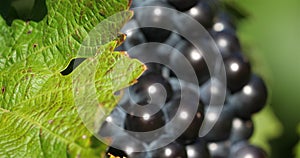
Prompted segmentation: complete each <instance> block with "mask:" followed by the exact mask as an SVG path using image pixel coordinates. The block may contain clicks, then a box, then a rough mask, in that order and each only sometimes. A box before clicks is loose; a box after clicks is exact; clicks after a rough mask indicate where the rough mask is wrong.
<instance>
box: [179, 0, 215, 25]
mask: <svg viewBox="0 0 300 158" xmlns="http://www.w3.org/2000/svg"><path fill="white" fill-rule="evenodd" d="M184 2H185V1H184ZM185 13H186V14H188V15H189V16H191V17H193V18H194V19H195V20H197V21H198V22H199V23H200V24H201V25H203V26H204V27H205V28H210V27H211V26H212V24H213V18H214V10H213V8H212V7H211V6H210V4H209V3H207V2H205V1H200V2H199V3H198V4H197V5H195V6H194V7H192V8H191V9H189V10H188V11H186V12H185Z"/></svg>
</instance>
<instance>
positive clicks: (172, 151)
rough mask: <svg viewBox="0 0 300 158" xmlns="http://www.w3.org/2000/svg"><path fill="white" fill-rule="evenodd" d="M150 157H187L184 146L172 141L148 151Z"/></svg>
mask: <svg viewBox="0 0 300 158" xmlns="http://www.w3.org/2000/svg"><path fill="white" fill-rule="evenodd" d="M150 153H151V158H187V154H186V151H185V148H184V146H182V145H181V144H179V143H176V142H172V143H170V144H168V145H167V146H165V147H162V148H159V149H157V150H153V151H151V152H150Z"/></svg>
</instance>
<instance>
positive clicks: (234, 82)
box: [224, 54, 251, 93]
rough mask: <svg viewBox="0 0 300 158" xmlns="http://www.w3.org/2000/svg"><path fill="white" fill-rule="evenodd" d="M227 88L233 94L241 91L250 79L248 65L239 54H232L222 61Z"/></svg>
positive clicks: (249, 67)
mask: <svg viewBox="0 0 300 158" xmlns="http://www.w3.org/2000/svg"><path fill="white" fill-rule="evenodd" d="M224 65H225V70H226V77H227V87H228V89H229V90H230V91H231V92H232V93H235V92H237V91H239V90H241V89H242V88H243V87H244V86H245V85H246V84H247V83H248V81H249V79H250V77H251V66H250V63H249V62H248V61H247V60H246V59H245V58H243V57H242V56H241V54H233V55H231V56H230V57H229V58H227V59H225V61H224Z"/></svg>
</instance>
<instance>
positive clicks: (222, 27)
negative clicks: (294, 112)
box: [100, 0, 267, 158]
mask: <svg viewBox="0 0 300 158" xmlns="http://www.w3.org/2000/svg"><path fill="white" fill-rule="evenodd" d="M219 3H221V2H218V1H209V0H144V1H140V0H133V2H132V7H133V8H134V7H142V6H154V7H155V6H157V7H167V8H171V9H176V10H178V11H180V12H184V13H186V14H188V15H190V16H191V17H193V18H194V19H195V20H197V21H198V22H199V23H200V24H202V26H203V27H204V28H205V29H206V30H207V31H208V32H209V33H210V35H211V36H212V37H213V39H214V41H215V43H216V45H217V47H218V49H219V51H220V53H221V55H222V58H223V61H224V65H225V71H226V79H227V85H226V87H225V88H226V99H225V102H224V107H223V109H222V111H221V114H220V116H219V117H218V118H217V121H216V123H215V125H214V126H213V128H212V129H211V130H210V131H209V133H208V134H206V135H205V136H203V137H199V130H200V128H201V126H203V119H204V116H206V115H210V116H215V115H214V113H216V112H217V110H215V111H214V107H212V109H211V110H210V111H209V112H207V108H208V105H209V100H210V97H211V96H212V95H214V96H218V95H217V94H218V90H219V89H220V88H222V84H221V83H219V84H215V86H217V87H212V83H211V82H212V79H211V77H210V73H209V70H208V66H207V64H206V61H205V60H204V58H203V57H202V54H201V52H198V50H197V49H195V47H194V45H193V44H191V43H190V42H189V41H188V40H187V39H185V38H183V37H181V36H180V35H179V34H176V33H174V32H172V31H171V30H165V29H162V28H153V27H144V28H140V27H139V26H140V25H147V23H164V25H174V26H176V29H178V30H184V29H187V28H188V26H187V25H188V24H182V23H178V18H182V17H180V16H174V15H169V14H167V13H165V12H160V13H159V14H149V13H148V12H147V14H143V13H139V14H136V15H135V16H134V17H133V19H132V20H131V21H129V22H128V24H127V26H129V27H128V28H137V29H133V30H130V31H129V32H125V33H126V34H127V39H126V41H125V42H124V43H123V44H122V45H121V46H120V47H118V48H117V50H130V49H131V48H133V47H135V46H137V45H140V44H143V43H147V42H159V43H164V44H167V45H169V46H171V47H174V48H175V49H176V50H177V51H179V52H180V53H181V55H183V56H184V57H185V58H186V60H188V61H189V63H190V64H191V66H192V67H193V70H194V71H195V73H196V75H197V79H198V83H199V84H198V85H193V84H189V79H188V78H186V79H185V78H184V79H178V78H177V76H176V75H175V74H174V73H173V72H172V70H171V69H170V68H169V67H167V66H165V65H163V64H159V63H146V66H147V68H148V69H147V70H146V72H145V73H144V74H143V75H142V76H141V77H140V78H139V79H138V82H137V83H136V84H134V85H133V86H131V87H129V89H128V91H126V93H125V94H124V97H123V99H122V100H121V102H120V103H119V105H118V106H117V108H116V109H115V110H113V112H112V113H111V115H110V116H109V118H110V119H109V121H110V122H112V120H113V121H114V123H115V124H116V125H117V126H119V127H122V128H123V129H126V130H128V131H133V132H137V133H133V134H132V135H133V137H135V138H137V139H143V141H144V146H143V148H146V149H147V148H148V147H151V146H152V147H153V146H157V145H158V144H160V143H161V142H162V141H164V139H165V138H167V137H168V136H170V135H172V134H173V131H174V130H176V129H175V128H174V129H172V128H171V129H170V128H169V129H166V130H165V131H164V132H162V133H157V135H154V137H155V139H153V138H149V139H147V138H142V137H141V135H139V134H138V132H148V131H153V130H156V129H159V128H161V127H163V126H165V125H166V124H167V123H168V122H169V121H170V120H172V119H173V118H175V117H176V116H175V115H176V113H179V114H180V117H176V119H178V121H184V120H185V118H188V117H192V121H191V123H190V124H189V125H188V127H187V128H186V129H185V131H184V132H183V133H182V134H181V135H180V136H179V137H178V138H177V139H176V140H174V141H173V142H171V143H169V144H168V145H167V146H164V147H162V148H159V149H155V150H150V151H146V150H145V152H132V151H134V148H141V146H137V145H136V144H135V142H134V140H133V141H127V142H126V143H125V144H126V145H124V146H123V148H122V149H117V148H115V147H114V146H113V145H112V146H111V147H109V148H108V149H107V155H108V154H109V155H110V154H112V155H114V156H119V157H141V158H144V157H153V158H209V157H212V158H227V157H231V158H265V157H267V155H266V153H265V151H263V150H262V149H261V148H259V147H256V146H253V145H251V144H250V143H249V142H248V139H249V138H250V137H251V135H252V134H253V130H254V125H253V122H252V120H251V116H252V114H254V113H256V112H258V111H260V110H261V109H262V108H263V107H264V105H265V104H266V100H267V88H266V85H265V83H264V81H263V80H262V78H261V77H260V76H258V75H257V74H254V73H253V72H252V70H251V65H250V63H249V61H248V60H247V58H246V57H245V56H244V55H243V54H242V49H241V45H240V43H239V39H238V37H237V35H236V27H235V23H234V22H233V20H232V17H231V15H230V14H228V13H227V12H226V11H224V9H223V8H222V7H220V5H219ZM162 17H168V18H162ZM165 19H168V20H165ZM191 31H193V30H191ZM154 50H155V49H154ZM142 51H143V52H146V51H147V50H146V49H143V50H142ZM151 51H152V52H150V53H154V54H155V53H156V54H155V55H156V56H158V57H160V56H163V55H164V56H167V57H168V58H169V63H170V65H171V66H175V67H176V66H177V65H178V63H180V61H181V60H182V56H178V53H173V52H172V51H170V50H159V51H157V52H155V51H154V52H153V49H151ZM164 51H165V52H164ZM148 53H149V52H148ZM129 55H131V54H129ZM182 71H185V70H182ZM179 82H181V83H184V84H183V87H180V86H179ZM198 93H200V97H199V100H198V101H197V102H198V104H197V105H193V103H191V101H190V100H191V98H195V97H196V96H197V94H198ZM181 104H183V105H186V106H179V105H181ZM137 106H151V107H155V108H136V107H137ZM120 109H126V111H127V112H125V111H124V110H120ZM136 114H138V115H136ZM214 119H216V118H211V119H208V120H214ZM109 121H106V122H104V124H103V125H102V127H101V128H103V130H104V129H105V126H108V124H109ZM100 131H101V130H100ZM110 132H116V131H110ZM104 133H105V132H104ZM106 133H107V132H106ZM100 134H101V133H100ZM114 139H115V140H118V141H122V136H119V137H117V138H114ZM128 147H129V148H128ZM127 149H131V150H127ZM108 157H109V156H108Z"/></svg>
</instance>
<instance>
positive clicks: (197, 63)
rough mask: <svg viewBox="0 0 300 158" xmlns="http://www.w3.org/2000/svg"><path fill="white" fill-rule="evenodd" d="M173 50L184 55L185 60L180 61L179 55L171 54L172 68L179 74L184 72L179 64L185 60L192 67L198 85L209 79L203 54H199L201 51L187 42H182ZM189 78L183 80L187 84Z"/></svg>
mask: <svg viewBox="0 0 300 158" xmlns="http://www.w3.org/2000/svg"><path fill="white" fill-rule="evenodd" d="M175 48H176V51H179V52H180V53H182V54H183V55H184V57H185V59H182V56H181V55H179V54H178V53H177V52H174V53H172V54H171V60H170V63H171V65H172V67H173V66H174V67H176V68H177V69H178V70H180V71H181V72H185V71H186V68H185V67H184V66H182V65H183V64H180V62H183V61H184V60H187V61H188V62H189V63H190V64H191V66H192V67H193V69H194V71H195V73H196V75H197V78H198V82H199V84H202V83H203V82H205V81H206V80H208V79H209V71H208V67H207V65H206V62H205V59H204V56H203V52H201V50H198V49H197V48H196V47H194V46H193V45H192V44H191V43H189V42H187V41H182V42H180V43H178V44H177V45H176V47H175ZM189 77H190V76H186V78H184V80H185V81H188V82H189Z"/></svg>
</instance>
